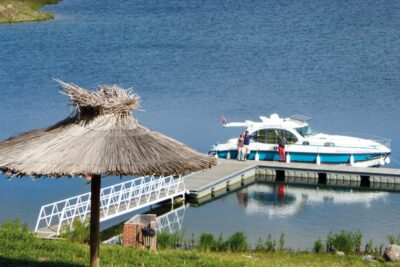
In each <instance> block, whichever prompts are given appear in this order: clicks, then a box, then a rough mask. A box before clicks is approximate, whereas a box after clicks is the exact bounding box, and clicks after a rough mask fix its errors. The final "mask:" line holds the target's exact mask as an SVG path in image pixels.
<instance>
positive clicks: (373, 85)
mask: <svg viewBox="0 0 400 267" xmlns="http://www.w3.org/2000/svg"><path fill="white" fill-rule="evenodd" d="M46 9H47V10H52V11H54V12H55V13H56V19H55V20H53V21H47V22H42V23H23V24H15V25H1V26H0V92H1V96H2V98H1V99H2V105H1V106H0V139H5V138H7V137H9V136H10V135H14V134H17V133H22V132H24V131H27V130H30V129H33V128H40V127H45V126H48V125H50V124H53V123H55V122H57V121H59V120H61V119H63V118H65V117H66V116H68V115H69V113H70V112H71V109H70V107H69V106H68V105H65V104H66V103H67V98H66V97H65V96H63V95H61V94H60V93H59V92H58V87H57V84H56V83H55V82H54V81H53V80H52V78H53V77H57V78H60V79H63V80H65V81H68V82H73V83H76V84H79V85H81V86H83V87H87V88H91V89H94V88H95V87H96V86H97V85H99V84H102V83H108V84H114V83H116V84H119V85H121V86H123V87H128V88H129V87H133V88H134V89H135V90H136V91H137V93H138V94H139V95H140V96H141V97H142V101H143V102H142V108H143V109H144V110H145V111H144V112H135V114H134V115H135V116H137V117H138V119H139V121H140V122H141V123H142V124H144V125H145V126H147V127H149V128H152V129H154V130H158V131H160V132H163V133H165V134H167V135H170V136H172V137H174V138H176V139H178V140H180V141H182V142H184V143H187V144H188V145H190V146H192V147H194V148H196V149H197V150H199V151H202V152H207V150H208V148H209V147H210V146H211V145H212V144H214V143H216V142H218V141H221V142H222V141H224V140H226V139H228V138H229V137H232V136H235V135H237V134H238V133H239V131H240V130H238V129H222V128H221V126H220V125H219V118H220V115H221V114H223V115H224V116H225V117H226V118H227V119H228V120H234V121H236V120H237V121H240V120H244V119H253V120H257V118H258V116H259V115H269V114H271V113H275V112H277V113H279V114H282V115H285V116H288V115H292V114H297V113H300V114H304V115H307V116H310V117H313V121H312V126H313V127H314V128H315V129H317V130H318V131H322V132H328V133H330V132H334V133H346V132H351V133H362V134H368V135H376V136H382V137H387V138H391V139H392V150H393V154H392V164H391V166H390V167H400V161H399V159H400V138H399V132H400V124H399V123H398V121H399V119H398V118H399V117H400V105H399V100H400V75H399V70H400V2H399V1H383V0H381V1H379V0H378V1H376V0H367V1H365V0H350V1H346V2H345V3H344V2H336V1H296V2H293V1H285V0H283V1H257V0H255V1H240V2H238V1H229V0H226V1H207V0H206V1H201V2H200V1H192V0H186V1H177V0H176V1H168V2H165V1H124V0H122V1H118V2H115V1H110V0H104V1H100V2H99V1H94V0H85V1H82V0H64V1H63V2H62V3H60V4H59V5H56V6H49V7H46ZM118 181H119V180H118ZM115 182H116V179H114V178H110V179H106V181H105V184H111V183H115ZM263 188H264V187H261V189H260V190H264V189H263ZM249 190H250V189H249ZM265 190H266V191H268V190H270V189H268V188H265ZM86 191H89V186H88V185H86V184H85V182H84V181H82V180H79V179H70V180H69V179H61V180H53V179H40V180H38V181H32V180H30V179H28V178H27V179H20V180H18V179H15V180H11V181H7V180H6V179H5V178H4V177H1V179H0V203H2V204H0V221H3V220H4V219H13V218H16V217H19V218H21V220H22V221H24V222H27V223H29V224H30V226H33V225H34V223H35V220H36V216H37V214H38V211H39V208H40V206H41V205H43V204H46V203H48V202H52V201H55V200H59V199H61V198H64V197H69V196H72V195H75V194H77V193H81V192H86ZM223 199H224V201H225V200H226V201H225V203H231V204H229V205H228V204H225V206H223V207H220V206H219V205H220V204H219V203H220V201H216V202H211V203H209V204H207V205H205V206H203V207H200V208H198V209H195V208H193V209H189V210H188V211H187V212H186V214H185V226H187V227H188V228H190V229H194V228H191V226H190V224H196V225H197V228H196V229H198V230H199V231H203V230H204V231H206V230H207V228H208V226H207V225H215V221H213V222H212V223H211V222H208V220H209V217H210V216H208V214H210V213H211V212H212V211H213V210H214V211H213V213H212V214H214V215H215V216H217V215H218V213H219V216H217V217H216V218H215V220H217V218H218V224H219V225H221V226H222V225H225V224H227V223H229V225H230V226H229V228H227V229H226V231H229V232H234V231H236V230H242V228H244V227H246V228H257V227H260V226H259V224H261V223H264V225H267V224H268V225H275V226H274V227H275V228H271V232H280V231H281V228H280V227H282V229H283V227H284V229H285V231H286V232H287V233H288V234H287V235H289V233H290V236H291V238H292V239H296V240H304V238H305V237H304V236H303V237H302V231H306V230H300V229H298V226H297V223H298V220H305V221H306V222H308V223H309V224H310V225H311V224H312V222H313V221H312V220H313V218H314V217H313V216H320V215H321V214H320V213H323V215H324V216H325V217H324V218H325V219H324V220H320V224H319V225H316V226H315V228H312V229H311V228H310V227H309V228H305V229H308V230H307V231H308V232H310V231H320V232H321V234H322V232H323V234H322V237H323V236H325V235H326V232H328V231H329V230H336V228H335V225H338V224H336V223H335V222H336V221H337V220H338V216H336V214H335V213H333V212H331V211H330V209H329V208H330V207H329V208H327V207H326V206H325V205H333V206H335V207H336V208H335V209H334V210H340V209H341V208H343V210H342V215H343V216H342V217H340V218H341V220H342V221H343V222H345V224H339V225H341V226H343V228H347V227H346V226H347V225H349V226H350V225H351V227H349V229H353V228H354V227H353V225H357V226H358V225H359V224H363V225H370V224H372V226H368V227H366V228H363V229H365V230H366V231H371V232H374V233H376V235H379V236H380V238H381V239H382V238H383V239H384V238H385V234H384V233H387V232H390V231H389V230H390V227H392V226H393V224H394V223H395V222H396V221H398V218H397V217H396V216H395V214H396V211H395V210H393V208H394V207H396V206H395V205H396V204H397V205H398V203H399V195H398V194H389V195H386V196H385V197H384V198H379V199H377V200H373V201H372V202H371V204H370V207H375V208H370V209H368V210H365V209H360V205H365V204H357V203H348V204H343V207H342V206H341V205H342V204H337V203H335V202H332V203H330V202H329V203H327V204H318V203H319V202H317V204H312V205H308V206H307V205H306V207H308V208H309V209H311V211H310V210H308V212H313V213H311V214H310V216H311V217H309V216H306V217H302V216H304V214H305V213H302V212H297V213H294V214H293V215H291V216H289V217H286V218H281V217H279V219H274V218H270V217H269V215H266V213H263V212H256V213H254V214H255V215H251V214H249V213H247V211H246V209H245V208H243V206H241V205H239V204H237V201H236V196H235V195H229V196H227V197H226V198H223ZM221 209H222V210H223V211H224V212H218V211H221ZM382 210H388V212H387V213H385V214H382ZM362 211H364V212H362ZM305 212H306V214H307V210H306V211H305ZM358 212H362V214H361V215H360V216H361V217H355V216H353V215H354V214H355V213H358ZM393 213H394V214H393ZM254 216H256V217H257V216H258V217H257V218H258V219H257V218H256V217H254ZM239 217H240V218H242V219H241V220H239V221H238V223H234V224H231V223H230V222H232V221H236V220H237V219H238V218H239ZM377 217H381V218H384V219H385V220H384V222H386V223H383V224H381V223H379V224H378V223H375V222H376V220H375V219H376V218H377ZM252 218H253V219H252ZM357 218H358V219H357ZM360 218H362V219H360ZM242 220H246V221H245V222H243V221H242ZM296 220H297V221H296ZM239 222H243V223H239ZM325 222H326V223H325ZM244 223H245V224H244ZM249 223H250V224H251V225H249ZM382 225H383V226H385V227H386V228H385V231H383V230H382V232H379V231H380V230H379V231H378V230H377V229H378V228H379V229H380V228H381V227H383V226H382ZM206 226H207V227H206ZM264 228H265V227H264ZM264 228H263V227H261V228H260V229H261V230H260V232H262V233H265V232H269V230H268V229H264ZM272 229H275V230H272ZM315 229H318V230H315ZM397 231H398V229H397ZM394 232H395V231H394ZM292 233H293V234H292ZM256 234H258V232H254V235H256ZM382 235H384V236H383V237H382ZM305 236H307V235H305ZM376 238H377V237H376ZM293 242H294V243H295V241H293ZM295 244H299V243H295Z"/></svg>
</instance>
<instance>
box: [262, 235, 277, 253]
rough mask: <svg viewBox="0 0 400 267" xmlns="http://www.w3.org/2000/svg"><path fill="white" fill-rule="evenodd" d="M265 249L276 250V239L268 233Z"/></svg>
mask: <svg viewBox="0 0 400 267" xmlns="http://www.w3.org/2000/svg"><path fill="white" fill-rule="evenodd" d="M265 249H266V250H267V251H270V252H273V251H275V250H276V241H275V239H273V238H272V235H271V234H268V237H267V241H266V242H265Z"/></svg>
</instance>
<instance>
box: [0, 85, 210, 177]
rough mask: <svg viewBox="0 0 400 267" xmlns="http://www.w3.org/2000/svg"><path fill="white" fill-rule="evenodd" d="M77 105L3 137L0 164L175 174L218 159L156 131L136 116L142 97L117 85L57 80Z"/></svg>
mask: <svg viewBox="0 0 400 267" xmlns="http://www.w3.org/2000/svg"><path fill="white" fill-rule="evenodd" d="M57 81H58V82H59V83H60V84H61V86H62V88H63V91H62V92H63V93H64V94H66V95H67V96H69V97H70V100H71V102H72V105H73V106H74V107H75V111H74V112H73V113H72V114H71V115H70V116H69V117H68V118H66V119H65V120H63V121H61V122H59V123H57V124H55V125H53V126H51V127H48V128H44V129H39V130H34V131H30V132H27V133H24V134H21V135H18V136H15V137H11V138H9V139H7V140H5V141H3V142H1V143H0V170H1V171H3V172H5V173H7V174H13V175H16V176H33V177H39V176H52V177H60V176H78V175H83V176H85V175H101V174H103V175H104V174H107V175H121V176H123V175H134V176H136V175H137V176H141V175H171V174H183V173H187V172H193V171H198V170H201V169H205V168H209V167H211V166H212V165H215V163H216V162H215V159H214V158H212V157H209V156H206V155H204V154H200V153H198V152H196V151H194V150H193V149H191V148H189V147H187V146H185V145H184V144H182V143H180V142H178V141H176V140H174V139H172V138H169V137H167V136H165V135H162V134H160V133H158V132H155V131H151V130H149V129H147V128H145V127H143V126H142V125H140V124H139V123H138V121H137V120H136V119H135V118H134V117H133V116H132V114H131V112H132V110H133V109H137V108H138V107H139V105H140V98H139V97H138V96H137V95H136V94H134V93H133V92H131V91H129V90H124V89H122V88H120V87H118V86H106V85H103V86H100V87H99V89H98V90H97V91H95V92H91V91H88V90H86V89H84V88H82V87H79V86H77V85H74V84H70V83H65V82H62V81H60V80H57Z"/></svg>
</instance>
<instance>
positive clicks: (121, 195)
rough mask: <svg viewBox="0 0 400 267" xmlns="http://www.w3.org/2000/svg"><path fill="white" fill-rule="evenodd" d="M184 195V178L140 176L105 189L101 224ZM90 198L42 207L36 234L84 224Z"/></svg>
mask: <svg viewBox="0 0 400 267" xmlns="http://www.w3.org/2000/svg"><path fill="white" fill-rule="evenodd" d="M184 193H185V186H184V183H183V178H182V177H181V176H180V177H178V178H174V177H173V176H167V177H154V176H151V177H139V178H135V179H132V180H130V181H126V182H122V183H119V184H115V185H111V186H107V187H104V188H102V189H101V191H100V222H102V221H105V220H108V219H111V218H115V217H117V216H120V215H122V214H125V213H128V212H130V211H133V210H135V209H139V208H142V207H145V206H147V205H151V204H155V203H157V202H159V201H162V200H163V199H168V198H171V197H174V196H175V195H179V194H184ZM90 197H91V193H90V192H89V193H85V194H81V195H78V196H74V197H71V198H67V199H63V200H60V201H56V202H53V203H50V204H47V205H44V206H42V207H41V209H40V212H39V216H38V220H37V223H36V227H35V231H36V232H39V231H43V228H44V229H47V231H48V232H49V235H50V233H53V234H51V235H59V234H60V233H61V231H62V230H64V229H65V228H64V227H67V226H68V227H69V228H70V229H72V225H73V222H74V220H75V219H79V220H80V221H81V222H85V221H86V220H87V219H88V216H89V215H90Z"/></svg>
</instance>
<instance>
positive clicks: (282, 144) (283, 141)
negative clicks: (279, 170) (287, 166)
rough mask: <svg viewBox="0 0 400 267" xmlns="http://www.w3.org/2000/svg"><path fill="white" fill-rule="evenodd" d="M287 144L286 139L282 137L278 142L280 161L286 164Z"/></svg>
mask: <svg viewBox="0 0 400 267" xmlns="http://www.w3.org/2000/svg"><path fill="white" fill-rule="evenodd" d="M286 144H287V141H286V138H285V137H281V138H279V141H278V152H279V161H280V162H286V153H285V146H286Z"/></svg>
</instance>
